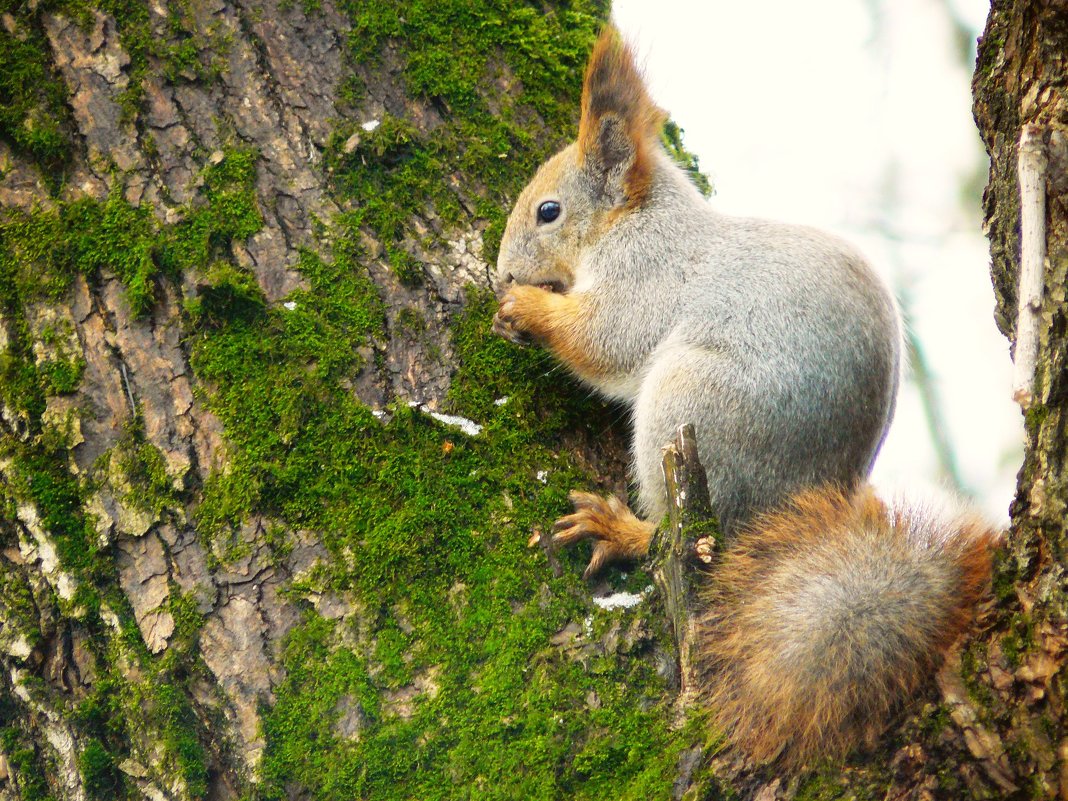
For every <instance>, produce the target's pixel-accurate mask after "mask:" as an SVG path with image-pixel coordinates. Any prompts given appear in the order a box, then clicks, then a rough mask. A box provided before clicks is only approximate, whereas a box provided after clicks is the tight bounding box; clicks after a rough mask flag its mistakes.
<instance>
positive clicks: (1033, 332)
mask: <svg viewBox="0 0 1068 801" xmlns="http://www.w3.org/2000/svg"><path fill="white" fill-rule="evenodd" d="M1046 166H1047V160H1046V151H1045V146H1044V144H1043V142H1042V130H1041V129H1040V128H1039V127H1038V126H1036V125H1025V126H1024V128H1023V131H1022V132H1021V134H1020V154H1019V162H1018V168H1017V171H1018V173H1019V178H1020V279H1019V286H1018V289H1017V294H1018V295H1019V309H1018V311H1017V314H1016V348H1015V351H1014V352H1013V365H1014V369H1013V379H1012V399H1013V400H1014V401H1016V402H1017V403H1019V404H1020V407H1021V408H1022V409H1023V410H1024V411H1027V410H1028V409H1030V408H1031V404H1032V403H1033V402H1034V391H1035V386H1034V383H1035V359H1036V358H1037V357H1038V342H1039V327H1040V326H1041V323H1042V317H1041V313H1042V294H1043V287H1044V281H1043V275H1044V271H1045V267H1046Z"/></svg>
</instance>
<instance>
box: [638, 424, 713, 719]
mask: <svg viewBox="0 0 1068 801" xmlns="http://www.w3.org/2000/svg"><path fill="white" fill-rule="evenodd" d="M663 464H664V481H665V483H666V485H667V495H668V518H667V521H666V523H664V524H662V525H661V526H660V528H658V529H657V532H656V534H654V536H653V542H652V544H651V548H650V553H651V556H652V572H653V578H654V580H655V581H656V583H657V585H658V586H659V588H660V592H661V594H662V597H663V599H664V611H665V612H666V613H667V616H668V619H669V621H670V623H671V630H672V634H673V635H674V638H675V645H676V647H677V653H678V671H679V696H678V699H677V701H676V707H677V709H678V710H679V711H680V712H681V711H683V710H685V709H686V708H687V707H689V706H690V705H691V703H692V702H693V700H694V698H695V697H696V687H695V685H694V681H693V655H692V651H693V641H694V629H695V613H696V606H697V599H696V585H697V581H698V574H699V572H700V571H699V570H695V566H696V564H699V563H700V562H706V563H707V562H708V561H711V552H712V550H714V548H715V522H714V520H713V517H712V506H711V502H710V500H709V495H708V480H707V478H706V476H705V470H704V467H702V466H701V461H700V459H699V458H698V455H697V439H696V436H695V434H694V428H693V426H692V425H690V424H687V425H683V426H680V427H679V429H678V431H677V432H676V435H675V441H674V442H672V443H670V444H669V445H668V446H667V447H665V448H664V462H663Z"/></svg>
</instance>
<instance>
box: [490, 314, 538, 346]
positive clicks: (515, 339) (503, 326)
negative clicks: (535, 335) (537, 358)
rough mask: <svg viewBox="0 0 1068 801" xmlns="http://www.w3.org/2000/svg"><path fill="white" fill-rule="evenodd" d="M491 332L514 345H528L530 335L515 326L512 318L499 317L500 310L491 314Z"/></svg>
mask: <svg viewBox="0 0 1068 801" xmlns="http://www.w3.org/2000/svg"><path fill="white" fill-rule="evenodd" d="M493 333H494V334H496V335H497V336H499V337H504V338H505V339H507V340H508V341H509V342H511V343H513V344H516V345H529V344H530V343H531V342H532V340H531V338H530V336H529V335H528V334H526V333H524V332H522V331H520V330H519V329H518V328H516V327H515V325H514V324H513V322H512V320H510V319H506V318H504V317H501V313H500V311H498V312H497V314H495V315H494V316H493Z"/></svg>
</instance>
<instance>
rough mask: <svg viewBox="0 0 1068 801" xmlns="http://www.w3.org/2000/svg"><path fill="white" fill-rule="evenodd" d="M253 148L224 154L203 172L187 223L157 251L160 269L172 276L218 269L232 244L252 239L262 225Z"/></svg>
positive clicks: (184, 220) (170, 232)
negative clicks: (199, 189) (218, 264)
mask: <svg viewBox="0 0 1068 801" xmlns="http://www.w3.org/2000/svg"><path fill="white" fill-rule="evenodd" d="M258 158H259V156H258V154H257V152H256V151H255V150H253V149H250V148H236V149H230V150H226V151H222V152H219V153H218V154H216V155H215V156H213V158H212V160H211V161H210V162H209V164H208V166H207V167H206V168H205V169H204V171H203V173H202V177H203V179H204V185H203V187H202V189H201V194H200V197H199V198H198V199H197V201H196V202H194V203H193V204H192V205H191V206H190V207H189V208H188V209H186V210H185V213H184V215H183V216H182V219H181V220H180V221H179V222H177V223H175V225H174V226H173V227H171V228H169V229H168V230H167V231H165V232H164V234H163V237H162V241H161V243H160V245H159V246H158V258H159V263H160V266H161V267H162V268H163V269H164V270H166V271H167V272H168V273H170V274H172V275H181V274H182V273H184V272H187V271H198V270H199V271H209V272H210V269H217V268H214V267H209V266H211V265H215V264H216V263H217V262H218V260H219V259H223V260H225V259H226V257H228V255H229V246H230V243H231V242H232V241H234V240H243V239H247V238H248V237H250V236H252V235H253V234H254V233H256V232H257V231H259V230H260V228H261V227H262V226H263V217H262V216H261V215H260V210H259V206H258V205H257V203H256V192H255V184H256V162H257V160H258Z"/></svg>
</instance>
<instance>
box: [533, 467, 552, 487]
mask: <svg viewBox="0 0 1068 801" xmlns="http://www.w3.org/2000/svg"><path fill="white" fill-rule="evenodd" d="M534 476H535V478H537V479H538V481H540V482H541V483H542V484H544V483H545V482H546V481H547V480H548V476H549V471H548V470H539V471H538V472H537V473H535V474H534Z"/></svg>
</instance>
